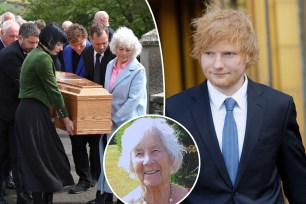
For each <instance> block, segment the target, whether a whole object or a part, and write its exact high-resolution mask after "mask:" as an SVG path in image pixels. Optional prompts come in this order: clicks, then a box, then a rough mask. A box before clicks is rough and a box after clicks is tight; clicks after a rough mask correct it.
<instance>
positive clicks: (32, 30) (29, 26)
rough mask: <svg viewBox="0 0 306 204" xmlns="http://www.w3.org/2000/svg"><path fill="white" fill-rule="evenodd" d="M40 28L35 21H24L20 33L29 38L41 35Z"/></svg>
mask: <svg viewBox="0 0 306 204" xmlns="http://www.w3.org/2000/svg"><path fill="white" fill-rule="evenodd" d="M39 34H40V30H39V28H38V27H37V25H36V24H35V23H23V24H22V25H21V26H20V29H19V35H21V36H22V37H23V38H28V37H29V36H35V37H39Z"/></svg>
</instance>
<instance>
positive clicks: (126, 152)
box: [118, 117, 185, 178]
mask: <svg viewBox="0 0 306 204" xmlns="http://www.w3.org/2000/svg"><path fill="white" fill-rule="evenodd" d="M147 133H157V134H159V135H160V137H161V139H162V141H163V144H164V145H165V147H166V149H167V152H168V154H169V156H170V158H171V160H172V166H171V173H176V172H177V171H178V170H179V169H180V167H181V165H182V162H183V154H184V152H185V148H184V146H183V145H181V144H180V143H179V141H178V138H177V136H176V133H175V131H174V129H173V128H172V127H171V126H170V125H169V124H167V123H166V120H165V119H163V118H146V117H144V118H139V119H137V120H136V121H135V122H134V123H133V124H132V125H131V126H129V127H128V128H126V130H125V132H124V134H123V135H122V138H121V146H122V153H121V155H120V159H119V163H118V166H119V167H123V168H124V169H125V170H126V171H127V172H130V177H131V178H135V175H134V170H133V165H132V158H131V156H132V151H133V149H134V148H135V147H136V145H137V144H139V142H140V141H141V140H142V138H143V137H144V136H145V134H147Z"/></svg>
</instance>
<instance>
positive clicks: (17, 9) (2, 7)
mask: <svg viewBox="0 0 306 204" xmlns="http://www.w3.org/2000/svg"><path fill="white" fill-rule="evenodd" d="M6 11H10V12H12V13H14V14H15V15H23V13H24V7H23V5H20V4H16V3H4V2H0V15H1V14H2V13H4V12H6Z"/></svg>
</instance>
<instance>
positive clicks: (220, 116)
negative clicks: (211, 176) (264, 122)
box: [207, 75, 248, 160]
mask: <svg viewBox="0 0 306 204" xmlns="http://www.w3.org/2000/svg"><path fill="white" fill-rule="evenodd" d="M244 79H245V81H244V83H243V85H242V87H241V88H240V89H239V90H238V91H237V92H236V93H235V94H234V95H232V96H226V95H224V94H223V93H221V92H220V91H218V90H217V89H215V88H214V87H213V85H212V84H211V83H210V82H209V81H207V86H208V94H209V101H210V108H211V113H212V117H213V122H214V126H215V131H216V134H217V138H218V142H219V147H220V149H221V151H222V132H223V126H224V119H225V115H226V109H225V105H224V100H225V99H226V98H229V97H232V98H233V99H235V101H236V102H237V104H236V106H235V108H234V110H233V113H234V118H235V121H236V124H237V131H238V147H239V160H240V156H241V152H242V147H243V142H244V137H245V128H246V120H247V87H248V78H247V76H246V75H245V77H244Z"/></svg>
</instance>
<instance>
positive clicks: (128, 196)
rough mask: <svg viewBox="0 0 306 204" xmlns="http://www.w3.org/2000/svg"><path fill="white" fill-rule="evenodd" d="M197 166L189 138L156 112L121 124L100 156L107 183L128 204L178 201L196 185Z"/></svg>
mask: <svg viewBox="0 0 306 204" xmlns="http://www.w3.org/2000/svg"><path fill="white" fill-rule="evenodd" d="M199 170H200V156H199V151H198V147H197V144H196V143H195V141H194V139H193V137H192V136H191V135H190V133H189V132H188V131H187V130H186V129H185V128H184V127H183V126H182V125H181V124H179V123H178V122H176V121H175V120H173V119H170V118H168V117H165V116H161V115H146V116H141V117H138V118H135V119H132V120H130V121H128V122H126V123H125V124H123V125H122V126H120V127H119V128H118V129H117V131H116V132H115V133H114V134H113V136H112V138H111V139H110V141H109V143H108V145H107V147H106V150H105V154H104V172H105V176H106V179H107V182H108V184H109V186H110V188H111V189H112V191H113V193H114V194H115V195H116V196H117V198H119V199H120V200H121V201H122V202H124V203H128V204H132V203H133V204H134V203H137V204H145V203H171V204H175V203H180V202H181V201H183V200H184V199H185V198H186V197H187V196H188V195H189V193H190V192H191V191H192V189H193V187H194V186H195V184H196V181H197V179H198V175H199Z"/></svg>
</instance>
